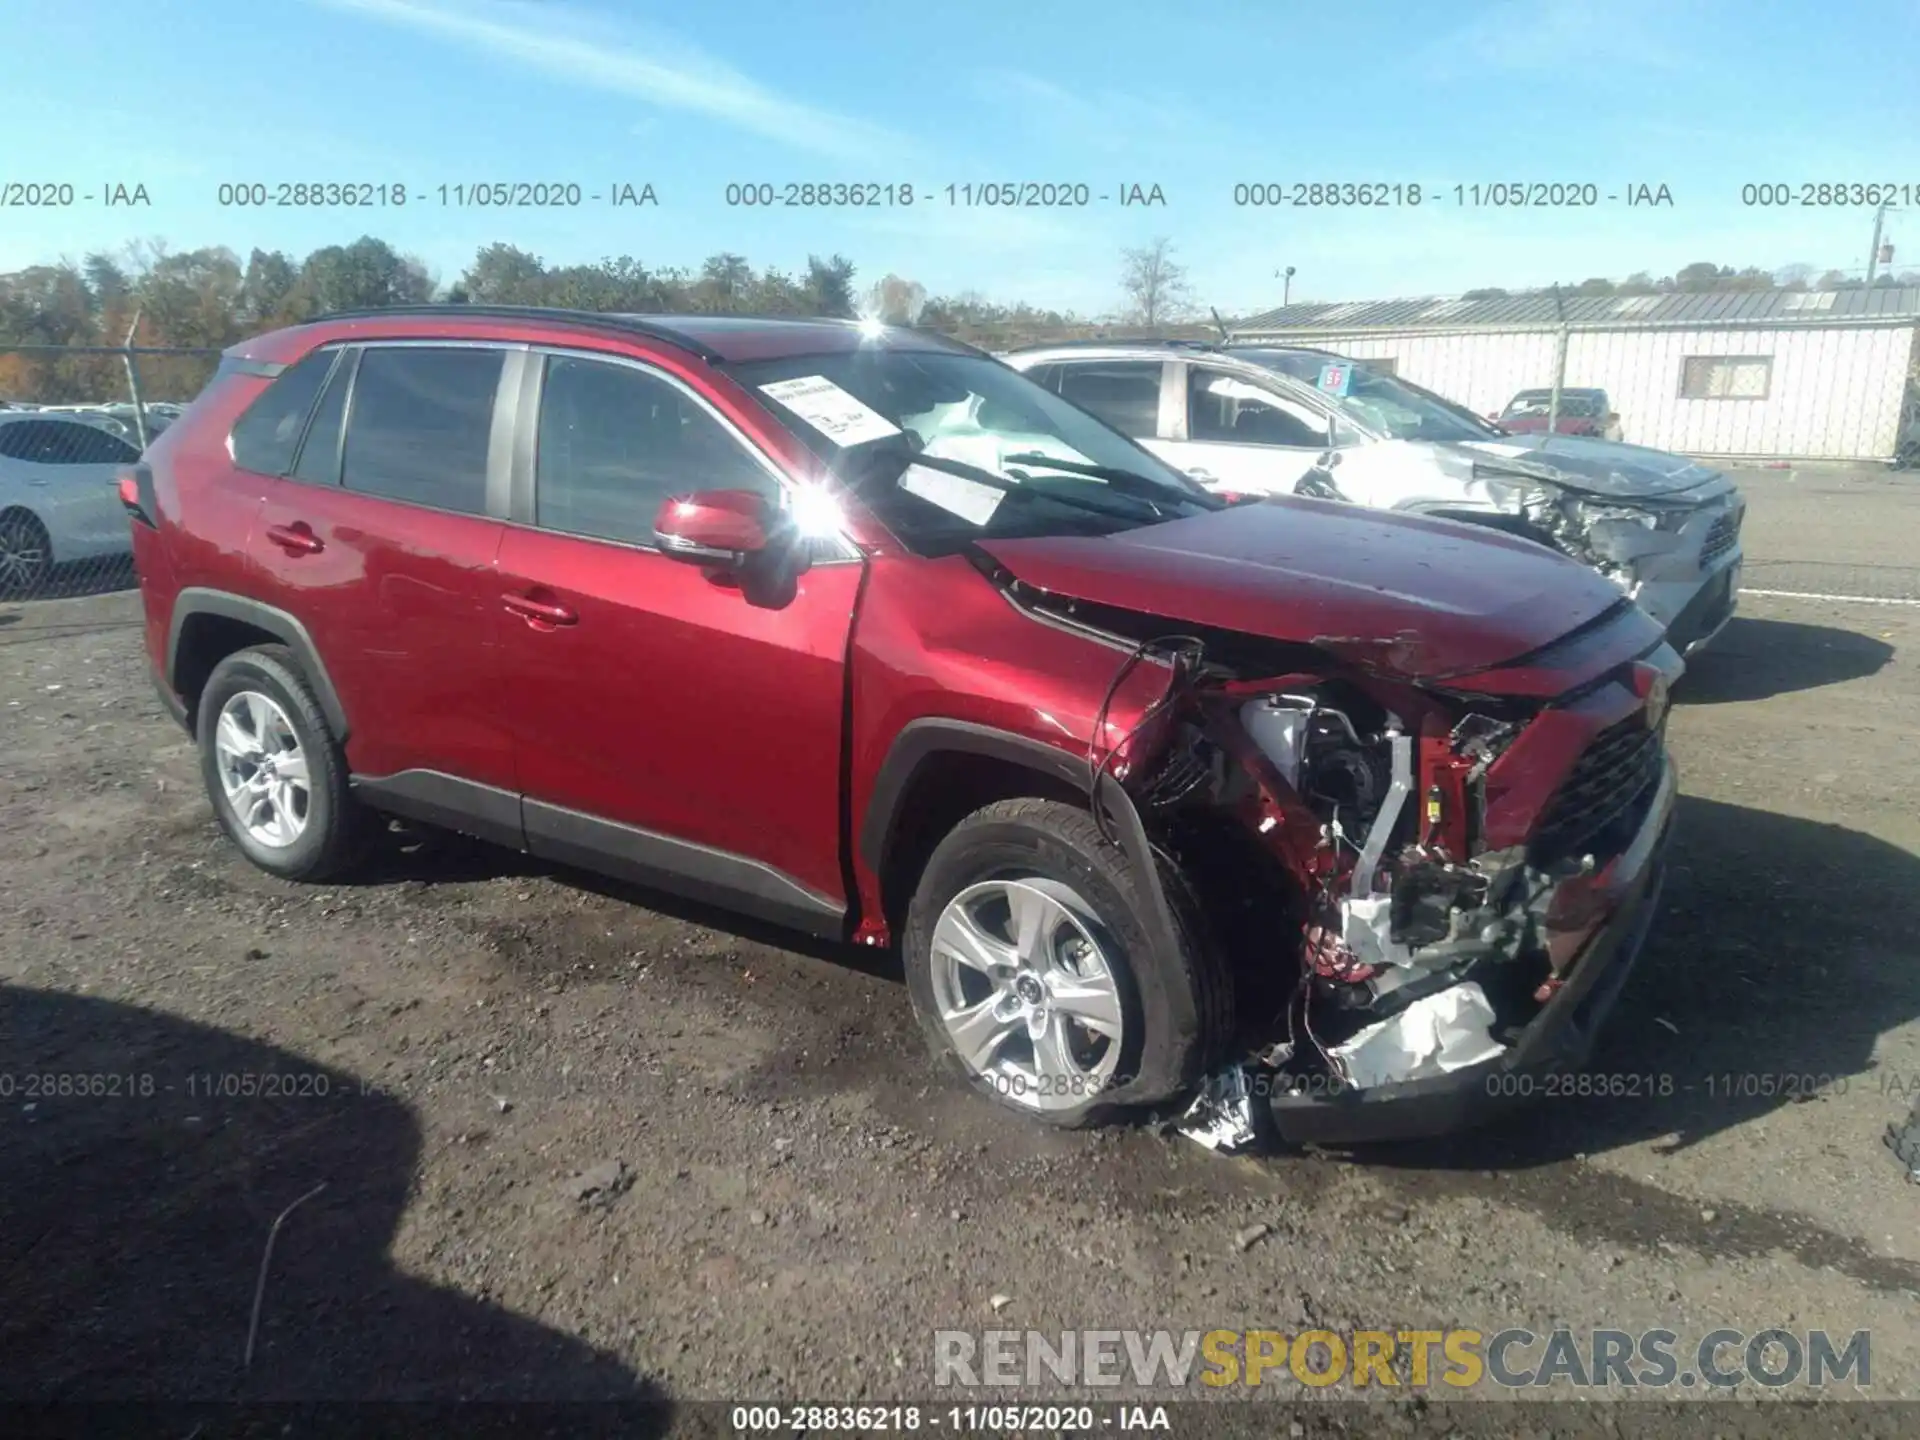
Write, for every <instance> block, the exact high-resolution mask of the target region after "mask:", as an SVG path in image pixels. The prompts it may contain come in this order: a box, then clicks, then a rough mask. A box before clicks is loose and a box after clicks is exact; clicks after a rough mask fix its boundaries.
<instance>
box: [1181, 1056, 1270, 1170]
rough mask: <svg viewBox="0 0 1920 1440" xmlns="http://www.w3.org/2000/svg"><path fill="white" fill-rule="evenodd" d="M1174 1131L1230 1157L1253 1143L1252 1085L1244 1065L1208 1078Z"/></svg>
mask: <svg viewBox="0 0 1920 1440" xmlns="http://www.w3.org/2000/svg"><path fill="white" fill-rule="evenodd" d="M1174 1128H1175V1129H1177V1130H1179V1132H1180V1133H1181V1134H1182V1135H1184V1136H1186V1137H1187V1138H1188V1139H1189V1140H1198V1141H1199V1142H1200V1143H1201V1144H1202V1145H1204V1146H1206V1147H1207V1148H1208V1149H1209V1150H1219V1151H1221V1152H1223V1153H1225V1154H1228V1155H1231V1154H1232V1153H1233V1152H1234V1151H1236V1150H1241V1149H1244V1148H1245V1147H1247V1146H1248V1145H1251V1144H1253V1142H1254V1140H1255V1139H1256V1138H1258V1137H1257V1135H1256V1133H1255V1131H1254V1128H1253V1086H1252V1085H1251V1084H1250V1083H1249V1081H1248V1079H1247V1072H1246V1068H1245V1067H1244V1066H1240V1065H1236V1066H1234V1067H1233V1068H1232V1069H1231V1070H1223V1071H1221V1072H1220V1073H1219V1074H1218V1075H1214V1076H1211V1077H1209V1078H1208V1080H1207V1083H1206V1084H1205V1086H1203V1087H1202V1088H1201V1091H1200V1093H1199V1094H1198V1095H1196V1096H1195V1097H1194V1101H1193V1104H1191V1105H1189V1106H1188V1107H1187V1113H1186V1114H1184V1115H1182V1116H1181V1117H1180V1119H1179V1121H1178V1122H1177V1123H1176V1125H1175V1127H1174Z"/></svg>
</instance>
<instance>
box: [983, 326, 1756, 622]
mask: <svg viewBox="0 0 1920 1440" xmlns="http://www.w3.org/2000/svg"><path fill="white" fill-rule="evenodd" d="M1000 358H1001V359H1002V360H1004V361H1005V362H1006V363H1007V364H1009V365H1011V366H1013V367H1014V368H1015V369H1016V370H1020V371H1023V372H1024V373H1026V374H1027V375H1028V376H1030V377H1031V378H1033V379H1034V380H1036V381H1038V382H1039V383H1040V384H1042V385H1044V386H1046V388H1047V389H1049V390H1052V391H1054V392H1055V393H1056V394H1058V395H1060V396H1062V397H1063V398H1064V399H1067V400H1070V401H1072V402H1074V403H1075V404H1077V405H1079V406H1080V407H1081V408H1083V409H1085V410H1089V411H1091V412H1092V413H1093V414H1095V415H1097V416H1098V417H1099V418H1101V419H1102V420H1105V421H1106V422H1107V423H1108V424H1109V425H1111V426H1113V427H1114V428H1115V429H1116V430H1119V431H1120V432H1122V433H1123V434H1126V435H1130V436H1132V437H1133V438H1134V439H1135V440H1137V441H1139V443H1140V444H1141V445H1143V446H1145V447H1146V448H1147V449H1149V450H1151V451H1153V452H1154V453H1155V454H1156V455H1159V456H1161V457H1162V458H1163V459H1165V460H1167V461H1168V462H1170V463H1171V464H1174V465H1177V466H1179V467H1180V468H1181V469H1182V470H1185V471H1186V472H1187V473H1188V474H1189V475H1191V476H1192V477H1193V478H1194V479H1196V480H1198V481H1199V482H1200V483H1201V484H1203V485H1205V486H1207V487H1208V488H1209V489H1213V490H1218V491H1228V492H1237V493H1241V494H1254V495H1290V494H1291V495H1307V496H1314V497H1318V498H1322V499H1330V500H1345V501H1350V502H1352V503H1354V504H1358V505H1367V506H1372V507H1375V508H1378V509H1383V510H1408V511H1414V512H1417V513H1420V514H1426V515H1433V516H1437V517H1439V518H1442V519H1451V520H1464V521H1469V522H1471V523H1474V524H1479V525H1490V526H1493V527H1495V528H1497V529H1501V530H1505V531H1508V532H1509V533H1512V534H1516V535H1521V536H1524V537H1526V538H1527V539H1531V540H1534V541H1537V542H1538V543H1540V544H1544V545H1548V546H1551V547H1552V548H1554V549H1556V550H1560V551H1562V552H1563V553H1565V554H1568V555H1571V556H1572V557H1573V558H1575V559H1577V560H1580V561H1581V562H1583V563H1585V564H1587V565H1590V566H1592V567H1593V568H1594V569H1596V570H1598V571H1599V572H1600V573H1601V574H1603V575H1605V576H1607V578H1608V579H1610V580H1612V581H1613V582H1614V583H1615V584H1617V585H1618V586H1619V587H1620V589H1621V591H1622V592H1623V593H1624V594H1626V595H1628V596H1630V597H1631V598H1632V599H1633V600H1634V601H1635V602H1636V603H1637V604H1638V605H1639V606H1640V608H1641V609H1643V610H1645V611H1646V612H1647V613H1648V614H1649V615H1651V616H1653V618H1654V619H1656V620H1658V621H1659V622H1660V623H1661V624H1662V625H1664V626H1666V628H1667V632H1668V638H1669V639H1670V641H1671V642H1672V643H1673V646H1674V648H1675V649H1677V650H1679V651H1680V652H1681V653H1682V654H1683V655H1684V654H1693V653H1696V652H1698V651H1699V650H1700V649H1701V647H1703V646H1704V645H1706V644H1707V643H1708V642H1709V641H1710V640H1712V639H1713V637H1714V636H1715V635H1717V634H1719V633H1720V631H1721V630H1722V629H1723V628H1724V627H1725V625H1726V623H1727V621H1728V620H1730V619H1731V618H1732V616H1733V610H1734V606H1735V604H1736V603H1737V600H1738V596H1739V587H1740V564H1741V558H1742V557H1741V550H1740V525H1741V522H1742V520H1743V519H1744V518H1745V514H1746V503H1745V501H1744V500H1743V499H1742V498H1741V495H1740V491H1739V488H1738V487H1737V486H1735V485H1734V483H1733V482H1732V481H1731V480H1729V479H1728V478H1727V477H1726V476H1725V475H1723V474H1722V473H1720V472H1719V471H1718V470H1714V469H1712V468H1710V467H1708V466H1705V465H1700V464H1698V463H1696V462H1694V461H1692V460H1688V459H1686V458H1685V457H1683V456H1679V455H1671V454H1668V453H1667V452H1665V451H1663V450H1650V449H1647V448H1645V447H1644V446H1639V445H1625V444H1621V443H1619V442H1616V441H1609V440H1602V439H1597V438H1589V437H1586V436H1576V435H1560V434H1556V435H1547V434H1536V435H1515V434H1510V433H1508V432H1507V431H1505V430H1503V429H1502V428H1501V427H1499V426H1498V425H1494V424H1490V423H1489V422H1487V421H1486V420H1483V419H1482V418H1480V417H1479V416H1477V415H1475V414H1474V413H1473V412H1472V411H1470V410H1468V409H1467V408H1466V407H1465V406H1462V405H1456V404H1455V403H1453V402H1452V401H1450V400H1446V399H1443V398H1441V397H1440V396H1438V395H1435V394H1434V393H1433V392H1432V391H1430V390H1426V389H1423V388H1421V387H1420V386H1418V385H1413V384H1410V383H1409V382H1407V381H1405V380H1402V379H1400V378H1398V377H1397V376H1393V375H1389V374H1386V373H1384V372H1381V371H1376V370H1372V369H1369V368H1368V367H1367V365H1366V363H1365V362H1364V361H1355V360H1350V359H1347V358H1345V357H1343V356H1339V355H1333V354H1330V353H1328V352H1326V351H1320V350H1305V349H1299V348H1294V347H1283V346H1255V345H1230V344H1229V345H1216V344H1210V343H1208V342H1205V341H1185V340H1177V341H1152V340H1146V341H1138V340H1136V341H1126V340H1118V341H1088V342H1080V343H1072V344H1065V345H1049V346H1036V347H1034V348H1032V349H1029V350H1016V351H1013V352H1012V353H1010V354H1006V355H1002V356H1001V357H1000Z"/></svg>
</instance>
